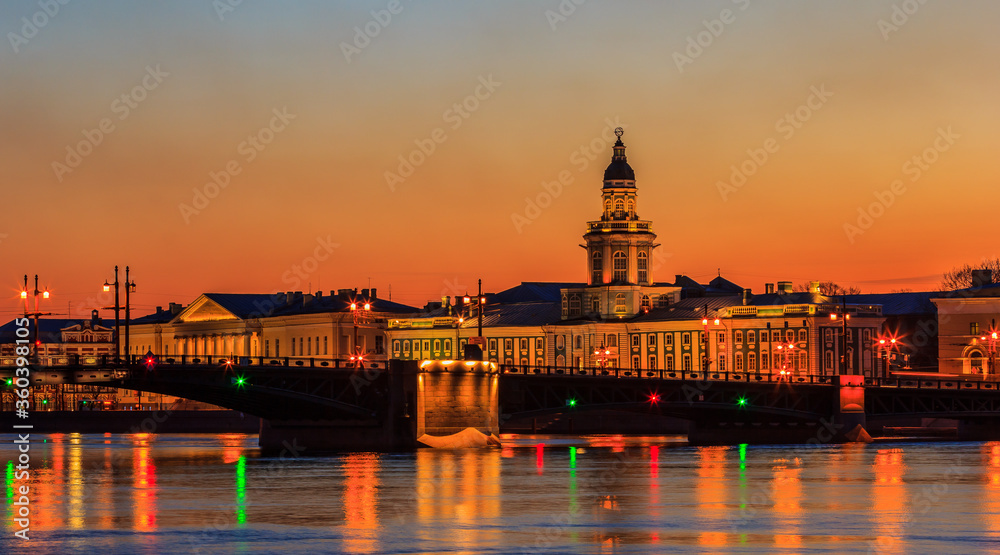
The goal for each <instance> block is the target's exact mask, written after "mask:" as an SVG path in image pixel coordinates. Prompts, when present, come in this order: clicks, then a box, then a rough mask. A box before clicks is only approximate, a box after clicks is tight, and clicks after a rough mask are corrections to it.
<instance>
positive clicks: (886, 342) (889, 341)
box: [876, 336, 899, 378]
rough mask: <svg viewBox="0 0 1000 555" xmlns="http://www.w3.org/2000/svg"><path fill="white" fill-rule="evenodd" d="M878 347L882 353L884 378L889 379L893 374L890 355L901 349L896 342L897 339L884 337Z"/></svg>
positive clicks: (880, 339)
mask: <svg viewBox="0 0 1000 555" xmlns="http://www.w3.org/2000/svg"><path fill="white" fill-rule="evenodd" d="M876 347H878V349H879V350H880V351H882V361H883V362H882V377H883V378H888V377H889V374H890V373H891V372H892V362H891V360H892V359H891V357H890V355H889V351H895V350H896V349H898V348H899V343H898V342H897V341H896V338H895V337H891V336H884V337H879V339H878V343H877V344H876Z"/></svg>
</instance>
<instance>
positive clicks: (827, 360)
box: [823, 351, 833, 370]
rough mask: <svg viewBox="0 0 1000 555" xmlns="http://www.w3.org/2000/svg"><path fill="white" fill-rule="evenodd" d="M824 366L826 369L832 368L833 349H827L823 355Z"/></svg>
mask: <svg viewBox="0 0 1000 555" xmlns="http://www.w3.org/2000/svg"><path fill="white" fill-rule="evenodd" d="M823 358H824V359H825V361H824V362H825V366H826V369H827V370H833V351H827V352H826V354H825V356H824V357H823Z"/></svg>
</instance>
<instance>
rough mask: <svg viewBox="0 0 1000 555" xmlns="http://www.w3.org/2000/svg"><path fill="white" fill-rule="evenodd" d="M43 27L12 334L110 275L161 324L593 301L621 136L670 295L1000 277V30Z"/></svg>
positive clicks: (129, 11) (460, 12)
mask: <svg viewBox="0 0 1000 555" xmlns="http://www.w3.org/2000/svg"><path fill="white" fill-rule="evenodd" d="M48 1H49V2H51V3H52V4H53V6H57V7H58V11H57V12H55V14H54V15H49V14H48V13H46V12H45V9H46V8H47V9H48V10H50V12H52V11H55V8H54V7H53V6H49V5H48V4H47V3H46V1H45V0H43V1H42V2H38V1H37V0H36V1H24V0H17V1H8V2H3V3H2V4H0V29H2V31H3V33H4V35H5V39H6V40H5V42H4V44H3V45H2V47H0V82H2V83H3V86H2V87H0V105H2V107H3V109H2V110H0V141H2V144H0V180H2V187H3V202H2V203H0V268H2V270H3V273H2V278H3V280H5V282H6V283H7V284H8V290H9V293H10V300H9V302H8V303H7V304H6V306H3V307H0V316H2V317H3V319H4V320H6V319H7V318H10V317H12V316H13V315H14V314H16V312H17V310H18V306H19V304H18V301H17V299H16V292H17V291H18V290H19V288H20V282H21V279H22V276H23V274H26V273H27V274H31V275H34V274H36V273H37V274H39V275H40V276H41V280H42V283H43V285H46V286H48V287H49V288H51V290H52V291H53V292H54V294H55V296H54V297H53V300H52V301H50V305H49V306H47V307H46V308H47V309H48V310H51V311H52V312H55V313H66V312H67V310H70V309H69V303H72V312H73V315H74V316H80V315H81V314H88V313H89V310H90V308H91V307H92V306H93V305H94V304H103V303H106V302H108V298H106V297H105V298H104V299H101V298H100V290H101V284H103V283H104V281H105V280H106V279H108V280H110V279H112V268H113V267H114V265H115V264H120V265H122V266H123V267H124V266H125V265H126V264H128V265H131V267H132V270H133V277H134V279H135V281H136V282H137V283H138V287H137V291H136V293H135V295H134V297H133V299H134V301H135V305H136V307H137V308H136V311H137V313H138V314H144V313H147V312H149V311H150V310H152V308H153V307H154V306H156V305H166V304H167V303H168V302H171V301H174V302H180V303H184V304H187V303H189V302H190V301H191V300H193V299H194V298H195V297H196V296H197V295H198V294H199V293H202V292H248V293H251V292H252V293H266V292H275V291H279V290H280V291H285V290H303V291H308V290H309V289H310V288H311V289H312V290H314V291H315V290H317V289H322V290H324V291H329V290H331V289H338V288H348V287H358V288H364V287H368V286H369V280H370V284H371V286H372V287H377V288H378V289H379V293H380V296H388V294H389V290H390V287H391V291H392V299H393V300H394V301H399V302H404V303H408V304H413V305H419V306H422V305H423V304H424V303H425V302H427V301H428V300H433V299H436V298H440V297H441V296H442V295H456V294H461V293H464V292H465V291H466V290H468V291H470V292H472V291H474V290H475V284H476V279H478V278H480V277H481V278H482V279H483V282H484V288H485V289H486V290H487V291H498V290H502V289H505V288H507V287H510V286H513V285H516V284H517V283H519V282H521V281H584V280H585V279H586V276H585V272H584V270H585V266H584V251H583V249H581V248H580V247H579V246H578V245H579V244H580V243H582V237H581V236H582V234H583V232H584V222H586V221H587V220H591V219H596V218H598V217H599V213H600V187H601V178H602V172H603V170H604V168H605V166H606V165H607V164H608V161H609V159H610V156H611V148H610V146H611V143H610V142H608V141H607V140H606V138H607V137H609V136H611V134H610V132H611V129H612V128H613V127H614V126H616V125H622V126H623V127H625V135H624V137H623V140H624V142H625V144H626V145H627V147H628V151H627V154H628V160H629V163H630V164H631V165H632V167H633V168H634V169H635V172H636V177H637V186H638V190H639V204H638V207H637V209H638V210H637V211H638V213H639V215H640V216H641V217H642V218H643V219H648V220H652V221H653V224H654V231H655V232H656V233H657V234H658V242H659V243H660V244H661V245H662V246H661V247H660V248H659V252H660V254H661V255H662V256H661V257H660V258H659V259H658V260H659V262H660V263H659V264H658V265H656V266H655V267H654V268H655V269H654V278H655V279H656V280H657V281H668V282H669V281H673V279H674V275H675V274H687V275H689V276H691V277H693V278H695V279H698V280H701V281H703V282H705V281H708V280H709V279H711V278H712V277H713V276H715V275H716V273H717V272H718V271H719V270H721V272H722V275H723V276H725V277H727V278H729V279H730V280H732V281H735V282H736V283H739V284H740V285H742V286H744V287H749V288H752V289H753V290H754V291H755V292H759V291H762V290H763V284H764V283H765V282H773V281H778V280H790V281H793V282H795V283H801V282H804V281H807V280H810V279H816V280H823V281H836V282H839V283H841V284H843V285H857V286H860V287H861V288H862V290H863V291H864V292H878V291H890V290H893V289H899V288H910V289H914V290H921V289H928V288H933V287H934V286H936V285H937V284H938V283H939V282H940V275H941V273H942V272H944V271H946V270H948V269H950V268H952V267H954V266H956V265H960V264H963V263H966V262H970V263H974V262H977V261H979V260H981V259H982V258H983V257H994V256H997V254H998V249H997V247H996V245H997V240H996V238H995V233H996V224H995V222H996V221H997V207H998V202H997V193H996V190H995V188H996V186H997V184H998V183H1000V166H998V165H997V163H996V159H997V154H998V153H1000V131H998V130H1000V64H998V60H1000V35H998V34H997V28H998V23H1000V4H998V3H996V2H989V1H985V0H984V1H963V2H947V3H946V2H938V1H934V0H930V1H927V2H926V3H924V4H920V3H918V2H916V0H907V1H905V2H904V1H898V0H897V1H895V2H894V1H870V2H850V3H847V2H837V3H833V2H819V1H786V2H763V1H757V0H749V1H747V0H737V1H732V0H720V1H687V2H662V1H648V2H600V1H597V0H590V1H583V2H582V3H581V4H580V5H577V4H576V3H575V2H573V1H572V0H562V1H561V2H560V1H559V0H544V1H540V2H527V1H520V2H513V1H505V2H481V1H469V2H437V1H419V2H418V1H409V0H402V1H401V2H390V1H388V0H380V1H374V2H360V1H351V2H347V1H343V2H336V3H334V2H320V1H315V2H264V1H262V0H243V2H242V3H239V2H237V1H236V0H218V1H216V2H215V3H213V2H211V1H209V0H192V1H172V2H132V1H120V2H110V1H106V2H93V3H85V2H68V3H67V4H66V5H61V4H59V3H58V2H56V0H48ZM230 1H231V3H233V4H237V6H235V7H233V8H232V9H229V6H230ZM576 1H577V2H580V1H581V0H576ZM390 10H392V11H395V12H396V13H394V14H393V13H391V12H390ZM373 12H374V13H373ZM907 12H909V13H907ZM32 21H33V22H32ZM366 31H367V32H366ZM369 35H374V36H369ZM477 94H478V95H479V96H478V97H477V96H476V95H477ZM463 104H464V107H463V106H462V105H463ZM456 105H458V107H457V108H456ZM277 114H280V116H279V115H277ZM788 118H791V119H788ZM102 127H103V130H102ZM250 137H257V138H254V139H253V140H252V141H251V140H248V138H250ZM435 139H436V141H435ZM253 142H256V143H257V146H254V145H253V144H252V143H253ZM431 144H433V151H432V152H430V154H424V153H422V152H420V150H419V148H420V145H423V148H424V150H425V151H430V148H431V147H430V146H429V145H431ZM591 148H593V149H595V151H596V153H592V152H591ZM765 148H770V149H771V152H767V151H766V150H764V149H765ZM414 151H417V153H418V154H414ZM588 154H590V155H592V156H593V157H594V159H593V160H591V159H590V158H588ZM765 154H766V160H765V159H764V155H765ZM401 157H402V158H403V159H406V158H411V159H412V160H414V161H416V162H417V163H416V165H415V166H414V167H413V168H412V173H411V172H410V170H411V169H410V168H407V167H403V168H400V166H401V162H400V159H401ZM914 157H916V160H914ZM755 158H756V160H757V161H755V160H754V159H755ZM741 166H742V167H744V168H747V169H748V170H750V171H749V172H747V173H752V175H749V176H747V177H746V181H745V184H742V185H741V186H737V182H740V176H735V178H734V176H733V167H736V168H737V169H739V168H740V167H741ZM227 170H230V171H227ZM740 171H742V170H740ZM387 172H392V173H394V174H399V175H400V178H399V179H395V178H392V176H387ZM401 172H402V173H401ZM402 174H406V176H405V177H404V176H403V175H402ZM560 174H562V175H563V177H564V178H567V177H568V179H566V180H565V181H566V184H565V185H563V186H562V190H561V191H557V189H556V188H554V186H553V185H551V184H550V186H549V188H550V189H552V190H553V191H557V192H558V193H559V194H558V195H555V198H552V199H551V203H549V202H546V199H547V198H550V197H546V196H545V195H543V193H545V194H548V193H546V188H545V187H544V186H543V183H546V182H554V181H556V180H557V179H559V176H560ZM212 175H215V178H214V179H215V181H216V182H225V181H226V180H227V179H228V184H227V185H226V186H225V187H224V188H220V187H218V186H216V185H215V184H213V177H212ZM734 179H735V181H734ZM894 182H896V183H895V188H896V193H892V192H891V191H892V190H893V187H894ZM722 184H726V185H722ZM200 194H205V195H206V196H205V198H201V197H199V196H198V195H200ZM539 195H542V197H541V198H539ZM209 196H211V197H213V198H208V197H209ZM879 197H881V199H882V201H879ZM526 199H532V202H535V203H537V202H541V203H542V204H544V205H545V206H544V207H542V208H539V209H537V210H536V209H535V208H532V207H528V206H527V201H526ZM879 202H881V204H876V205H875V206H872V205H873V203H879ZM859 210H860V211H861V212H859ZM862 213H863V214H864V215H862ZM845 225H847V226H854V227H846V228H845ZM296 267H299V268H305V269H308V270H311V271H306V270H300V271H299V272H298V274H297V273H296V272H295V270H294V268H296Z"/></svg>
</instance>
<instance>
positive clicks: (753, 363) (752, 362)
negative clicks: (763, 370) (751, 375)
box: [747, 353, 757, 371]
mask: <svg viewBox="0 0 1000 555" xmlns="http://www.w3.org/2000/svg"><path fill="white" fill-rule="evenodd" d="M747 364H748V365H749V369H750V370H753V371H756V370H757V355H755V354H753V353H750V354H749V355H747Z"/></svg>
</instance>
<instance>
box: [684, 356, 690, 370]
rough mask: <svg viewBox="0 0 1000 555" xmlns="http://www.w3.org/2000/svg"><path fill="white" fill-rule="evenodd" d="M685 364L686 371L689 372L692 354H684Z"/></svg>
mask: <svg viewBox="0 0 1000 555" xmlns="http://www.w3.org/2000/svg"><path fill="white" fill-rule="evenodd" d="M683 364H684V367H683V370H684V371H685V372H689V371H690V370H691V355H684V362H683Z"/></svg>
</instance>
